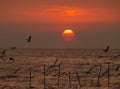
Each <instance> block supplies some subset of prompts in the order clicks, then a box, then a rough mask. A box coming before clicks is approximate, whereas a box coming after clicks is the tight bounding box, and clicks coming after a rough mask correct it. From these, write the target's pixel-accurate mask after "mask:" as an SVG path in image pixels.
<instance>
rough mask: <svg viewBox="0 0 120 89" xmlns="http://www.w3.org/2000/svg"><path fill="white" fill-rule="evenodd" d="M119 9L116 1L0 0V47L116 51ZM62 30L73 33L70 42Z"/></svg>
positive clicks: (117, 46)
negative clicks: (65, 39)
mask: <svg viewBox="0 0 120 89" xmlns="http://www.w3.org/2000/svg"><path fill="white" fill-rule="evenodd" d="M119 10H120V0H0V42H1V44H0V47H6V48H9V47H10V46H17V47H18V48H27V47H28V48H43V49H44V48H45V49H46V48H89V49H90V48H98V49H99V48H103V47H105V46H106V45H111V47H112V48H120V40H119V38H120V11H119ZM65 29H72V30H74V32H75V33H76V35H75V39H74V40H72V41H71V42H70V43H67V42H65V41H64V40H63V39H62V37H61V34H62V32H63V31H64V30H65ZM29 35H31V36H32V39H33V41H32V43H31V44H27V43H26V42H25V39H26V37H28V36H29Z"/></svg>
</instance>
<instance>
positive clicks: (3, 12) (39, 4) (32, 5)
mask: <svg viewBox="0 0 120 89" xmlns="http://www.w3.org/2000/svg"><path fill="white" fill-rule="evenodd" d="M108 1H109V2H108ZM119 2H120V1H119V0H97V1H96V0H91V2H90V0H87V1H80V0H75V1H74V2H73V1H72V0H65V1H64V2H63V1H56V0H50V1H49V0H45V1H40V0H34V1H33V0H20V1H16V0H2V1H1V3H0V8H1V9H0V22H50V23H76V22H119V21H120V18H119V16H120V12H119V9H120V6H119V4H118V3H119Z"/></svg>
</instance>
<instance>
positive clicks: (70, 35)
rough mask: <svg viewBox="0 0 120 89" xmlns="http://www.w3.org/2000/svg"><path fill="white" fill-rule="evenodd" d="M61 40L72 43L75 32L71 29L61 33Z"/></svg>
mask: <svg viewBox="0 0 120 89" xmlns="http://www.w3.org/2000/svg"><path fill="white" fill-rule="evenodd" d="M62 38H63V39H64V40H65V41H72V40H74V38H75V32H74V31H73V30H71V29H66V30H64V31H63V32H62Z"/></svg>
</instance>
